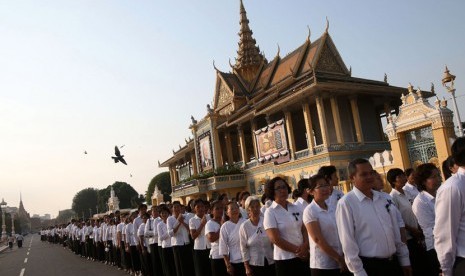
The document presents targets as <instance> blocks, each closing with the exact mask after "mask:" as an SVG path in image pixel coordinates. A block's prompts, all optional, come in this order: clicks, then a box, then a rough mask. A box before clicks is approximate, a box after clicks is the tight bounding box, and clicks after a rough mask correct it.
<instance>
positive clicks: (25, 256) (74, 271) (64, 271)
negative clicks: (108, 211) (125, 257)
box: [0, 235, 128, 276]
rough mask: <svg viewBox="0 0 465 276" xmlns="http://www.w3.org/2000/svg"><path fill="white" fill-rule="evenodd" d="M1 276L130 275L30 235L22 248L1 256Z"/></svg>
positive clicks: (5, 252) (15, 248) (6, 252)
mask: <svg viewBox="0 0 465 276" xmlns="http://www.w3.org/2000/svg"><path fill="white" fill-rule="evenodd" d="M0 275H1V276H55V275H56V276H58V275H59V276H62V275H66V276H68V275H69V276H83V275H86V276H104V275H116V276H118V275H120V276H122V275H128V274H126V273H124V272H122V271H119V270H117V269H116V268H115V267H110V266H107V265H104V264H102V263H98V262H91V261H88V260H85V259H83V258H81V257H79V256H77V255H74V254H73V253H72V252H71V251H69V250H68V249H64V248H63V247H62V246H61V245H57V244H50V243H48V242H41V241H40V236H39V235H28V236H27V237H26V239H25V240H24V242H23V248H18V247H17V246H16V245H15V246H14V248H13V250H9V249H7V250H6V251H4V252H2V253H0Z"/></svg>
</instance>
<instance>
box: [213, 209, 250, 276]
mask: <svg viewBox="0 0 465 276" xmlns="http://www.w3.org/2000/svg"><path fill="white" fill-rule="evenodd" d="M225 220H226V222H225V223H223V225H221V230H220V242H219V254H220V255H223V259H224V262H225V265H226V269H227V271H228V273H229V274H230V275H235V276H236V275H237V276H242V275H243V276H245V268H244V263H243V262H242V255H241V249H240V239H239V228H240V227H241V224H242V223H243V222H244V221H245V219H243V218H241V213H240V211H239V205H238V204H237V203H236V202H229V203H228V205H227V206H226V216H225Z"/></svg>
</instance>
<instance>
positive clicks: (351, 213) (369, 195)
mask: <svg viewBox="0 0 465 276" xmlns="http://www.w3.org/2000/svg"><path fill="white" fill-rule="evenodd" d="M348 171H349V176H350V179H351V181H352V183H354V188H353V190H352V191H350V192H349V193H348V194H346V195H345V196H344V197H343V198H341V199H340V200H339V202H338V204H337V208H336V225H337V230H338V235H339V239H340V241H341V244H342V250H343V252H344V258H345V261H346V264H347V267H348V268H349V270H350V272H352V273H354V274H355V275H356V276H359V275H360V276H366V275H386V276H390V275H399V274H401V273H402V272H401V269H400V267H399V262H400V265H401V266H402V268H403V269H402V270H403V272H404V275H407V276H410V275H411V274H412V269H411V267H410V260H409V252H408V248H407V245H406V244H405V243H403V242H402V240H401V236H400V231H399V226H398V223H397V218H396V214H395V212H393V211H392V210H391V207H392V205H394V204H393V203H392V201H388V200H386V198H385V197H383V196H382V195H381V194H380V193H379V192H377V191H374V190H372V188H373V185H374V180H375V178H374V174H373V168H372V167H371V165H370V163H369V162H368V160H366V159H356V160H353V161H351V162H350V163H349V166H348ZM394 254H396V255H394ZM396 257H397V258H396Z"/></svg>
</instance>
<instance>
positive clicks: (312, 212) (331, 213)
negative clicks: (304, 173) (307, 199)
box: [303, 201, 342, 269]
mask: <svg viewBox="0 0 465 276" xmlns="http://www.w3.org/2000/svg"><path fill="white" fill-rule="evenodd" d="M303 221H304V224H305V225H307V224H309V223H310V222H314V221H316V222H318V224H319V225H320V229H321V234H322V235H323V237H324V239H325V240H326V243H327V244H328V245H329V246H331V247H332V248H333V249H334V251H336V252H337V253H338V254H339V255H342V246H341V242H340V241H339V236H338V234H337V225H336V210H335V209H331V208H329V206H328V210H325V209H322V208H321V207H320V206H319V205H318V204H317V203H316V202H315V201H312V202H311V203H310V204H309V205H308V206H307V208H305V210H304V217H303ZM308 240H309V244H310V267H311V268H317V269H338V268H339V265H338V263H337V262H336V260H334V259H333V258H331V257H330V256H329V255H328V254H326V253H325V252H324V251H323V250H321V248H320V247H319V246H318V245H317V244H316V243H315V241H314V240H313V239H312V237H311V236H310V235H308Z"/></svg>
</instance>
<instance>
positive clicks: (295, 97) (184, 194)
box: [159, 1, 454, 203]
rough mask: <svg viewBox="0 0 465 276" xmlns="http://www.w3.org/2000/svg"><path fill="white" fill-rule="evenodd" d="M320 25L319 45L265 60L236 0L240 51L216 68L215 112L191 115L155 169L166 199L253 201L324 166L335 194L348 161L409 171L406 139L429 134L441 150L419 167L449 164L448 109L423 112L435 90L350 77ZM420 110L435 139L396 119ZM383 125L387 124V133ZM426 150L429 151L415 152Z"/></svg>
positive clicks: (441, 106)
mask: <svg viewBox="0 0 465 276" xmlns="http://www.w3.org/2000/svg"><path fill="white" fill-rule="evenodd" d="M328 27H329V23H327V26H326V30H325V32H324V33H323V34H322V35H321V36H320V37H319V38H318V39H316V40H314V41H312V40H311V39H310V35H308V37H307V38H306V39H305V41H304V42H303V44H301V45H300V46H298V47H297V48H296V49H295V50H294V51H292V52H291V53H289V54H288V55H286V56H284V57H281V55H280V53H279V50H278V53H277V54H276V56H275V57H274V58H273V59H271V60H267V59H266V58H265V57H264V55H263V54H262V53H261V52H260V50H259V48H258V46H257V44H256V41H255V39H254V38H253V33H252V31H251V29H250V27H249V20H248V19H247V14H246V11H245V9H244V5H243V3H242V1H241V4H240V32H239V49H238V51H237V57H236V59H235V63H234V64H231V71H230V72H222V71H220V70H218V69H217V68H216V67H215V68H214V70H216V86H215V91H213V106H210V105H208V106H207V112H206V114H205V116H204V117H203V118H201V119H199V120H196V119H194V118H193V117H191V120H192V122H191V124H190V126H189V128H190V129H191V131H192V136H193V138H191V139H189V140H186V141H185V142H186V144H185V145H184V146H180V147H179V149H178V150H176V151H173V155H172V157H170V158H169V159H168V160H166V161H164V162H162V163H159V166H160V167H166V168H169V171H170V175H171V183H172V186H173V193H172V197H173V200H176V199H179V200H181V201H182V202H184V203H186V202H187V201H188V200H189V199H191V198H197V197H202V198H205V199H211V198H216V197H217V196H218V195H220V194H222V193H226V194H227V195H228V196H229V197H230V198H231V197H233V196H235V194H236V193H237V192H238V191H242V190H248V191H250V192H251V193H252V194H260V193H263V184H264V183H265V182H266V181H267V180H268V179H271V178H272V177H274V176H276V175H281V176H283V177H285V178H286V179H287V180H288V182H289V184H290V185H291V186H293V187H294V188H295V187H296V183H297V182H298V181H299V180H300V179H301V178H306V177H308V176H310V175H312V174H314V173H316V172H317V170H318V169H319V168H320V167H321V166H323V165H330V164H331V165H334V166H336V167H337V168H338V172H339V177H340V180H341V188H343V189H345V190H347V189H350V187H349V186H348V185H346V186H344V185H343V184H344V183H345V182H346V180H347V164H348V162H349V161H350V160H352V159H354V158H358V157H362V158H367V159H368V158H370V157H371V158H372V160H374V159H376V158H373V156H374V155H375V154H376V153H382V152H385V151H387V152H388V153H384V155H379V156H378V157H379V158H382V157H383V156H384V158H385V159H389V158H390V157H389V156H391V159H395V160H399V162H400V165H401V166H402V167H410V166H411V165H412V164H413V162H414V161H416V160H413V159H414V158H416V157H414V153H410V152H409V149H411V148H413V147H412V145H410V144H408V143H409V141H410V140H409V137H410V136H412V135H413V136H415V134H416V133H417V134H416V136H415V137H416V138H415V139H417V138H418V137H419V135H420V134H424V133H426V132H427V133H428V135H429V136H430V138H431V139H433V138H436V136H437V137H438V139H439V140H441V141H442V142H441V143H442V145H443V146H441V147H438V146H437V145H435V142H434V139H433V141H432V144H431V143H430V144H427V145H426V148H423V149H421V150H422V156H420V157H421V158H423V159H426V160H424V161H423V162H428V161H429V160H430V159H431V158H436V159H438V156H439V157H441V158H439V159H442V160H443V159H445V158H447V155H448V154H449V152H448V149H447V148H448V146H449V145H450V141H449V140H450V139H449V138H450V137H453V136H454V134H453V125H451V124H452V112H451V111H450V110H449V109H447V107H446V106H447V104H446V103H444V101H442V102H438V103H437V104H436V107H437V108H436V107H435V106H432V105H429V103H428V102H427V98H429V97H431V96H433V95H434V89H433V91H432V92H427V91H422V90H419V89H418V90H414V89H413V87H412V86H411V85H409V87H407V88H402V87H395V86H391V85H389V83H388V82H387V77H386V76H385V79H384V81H376V80H368V79H363V78H358V77H353V76H352V74H351V70H350V69H348V68H347V66H346V65H345V64H344V61H343V59H342V58H341V56H340V55H339V52H338V50H337V48H336V45H335V44H334V42H333V40H332V39H331V36H330V34H329V32H328ZM412 105H416V107H412ZM420 105H421V107H422V108H423V107H424V108H423V109H424V112H426V113H428V112H430V113H431V112H433V113H434V112H435V110H436V111H437V112H436V113H438V114H439V115H438V116H439V118H440V119H439V120H440V123H439V124H440V126H439V129H440V131H439V132H440V133H439V132H438V131H437V129H438V125H437V124H436V126H434V124H433V123H432V122H429V121H428V122H427V123H426V124H425V123H424V121H425V120H424V119H423V120H421V118H420V121H422V123H418V122H416V125H415V123H412V124H410V123H407V124H406V123H404V122H400V121H396V120H397V119H399V118H400V117H401V116H400V115H401V114H400V113H402V109H408V108H410V109H411V108H413V109H415V110H416V109H418V108H419V107H420ZM425 108H426V109H428V110H426V109H425ZM438 110H439V111H438ZM404 113H405V112H404ZM436 113H435V114H436ZM431 114H432V113H431ZM431 114H430V115H431ZM423 115H424V114H423ZM414 116H415V114H410V115H406V114H404V115H403V117H408V118H412V117H414ZM431 116H432V115H431ZM431 116H430V117H431ZM422 118H424V116H423V117H422ZM382 120H384V121H385V122H386V123H385V125H386V124H387V127H388V128H389V127H390V132H389V131H386V133H387V134H385V129H384V128H383V124H382ZM397 125H400V126H401V130H402V131H397V130H398V128H397V127H396V126H397ZM406 125H407V127H406ZM451 128H452V131H451ZM435 131H436V132H435ZM424 136H425V135H424ZM428 141H429V142H431V141H430V140H428ZM414 142H415V141H414ZM427 147H430V148H434V149H435V150H436V151H435V152H431V150H430V152H429V153H423V152H427V150H428V149H427ZM409 154H410V155H409ZM428 154H429V155H428ZM423 155H424V156H423ZM409 156H411V158H410V159H412V158H413V159H412V160H410V159H409ZM375 157H376V156H375ZM379 158H377V160H375V161H377V162H378V163H379V162H380V160H379ZM401 160H402V161H401ZM387 161H389V162H390V163H389V162H388V163H386V164H387V165H394V163H393V160H387ZM399 162H398V163H399ZM374 165H375V164H374ZM383 168H384V166H383Z"/></svg>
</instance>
